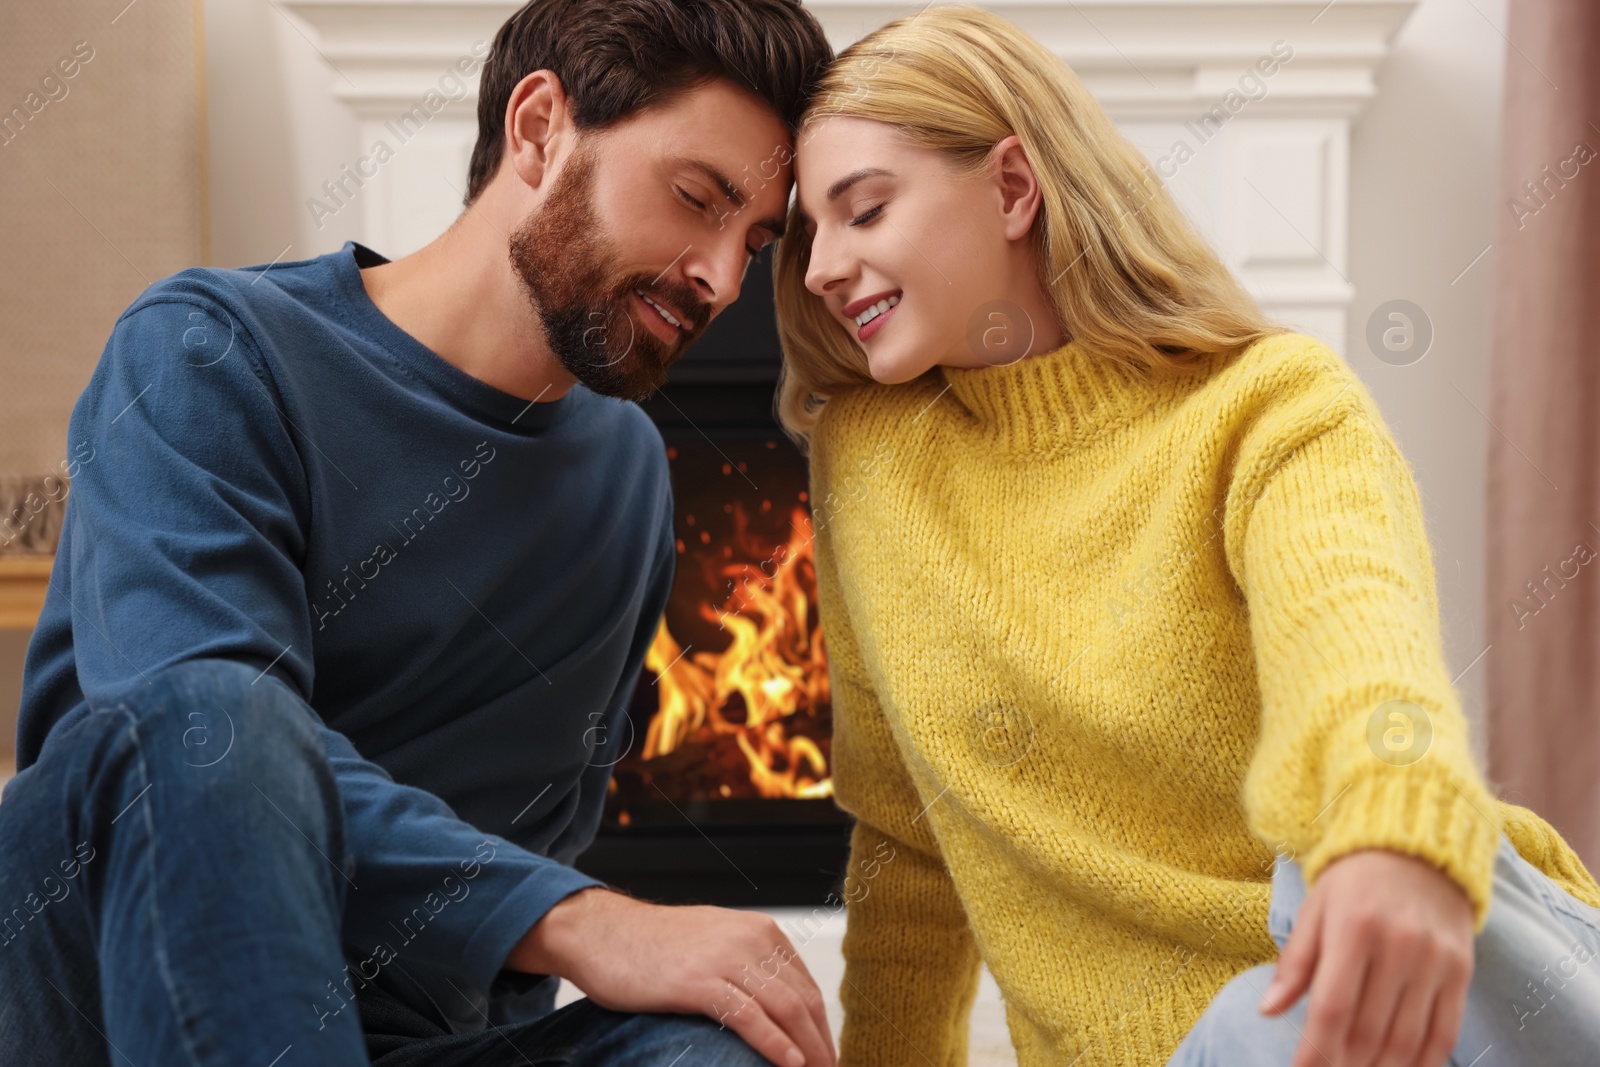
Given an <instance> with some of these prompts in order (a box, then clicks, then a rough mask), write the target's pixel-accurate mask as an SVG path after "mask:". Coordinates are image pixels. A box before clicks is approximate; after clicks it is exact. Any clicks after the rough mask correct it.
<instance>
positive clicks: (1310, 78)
mask: <svg viewBox="0 0 1600 1067" xmlns="http://www.w3.org/2000/svg"><path fill="white" fill-rule="evenodd" d="M1416 3H1417V0H1336V2H1334V3H1331V4H1330V3H1328V2H1327V0H1072V2H1070V3H1067V2H1062V0H996V2H992V3H989V4H987V5H986V6H988V7H990V8H992V9H994V10H996V11H998V12H999V13H1001V14H1002V15H1004V16H1006V17H1007V18H1009V19H1011V20H1012V21H1013V22H1015V23H1017V24H1018V25H1019V26H1021V27H1023V28H1024V29H1026V30H1027V31H1028V32H1030V33H1032V34H1033V35H1034V36H1035V37H1037V38H1038V39H1039V40H1041V41H1042V42H1044V43H1045V45H1047V46H1048V47H1049V48H1051V49H1052V50H1053V51H1054V52H1056V53H1057V54H1058V55H1060V56H1061V57H1062V58H1063V59H1065V60H1066V61H1067V63H1068V64H1070V65H1071V66H1072V68H1073V69H1074V70H1075V71H1076V72H1077V73H1078V75H1079V77H1081V78H1082V79H1083V81H1084V83H1085V84H1086V85H1087V86H1088V87H1089V88H1090V90H1091V91H1093V92H1094V94H1095V96H1096V97H1097V98H1098V99H1099V100H1100V101H1101V103H1102V104H1103V105H1104V106H1105V107H1106V109H1107V111H1108V112H1109V113H1110V115H1111V116H1112V118H1113V119H1114V120H1115V121H1116V122H1117V124H1118V127H1119V128H1120V129H1122V131H1123V132H1124V133H1125V134H1126V135H1127V136H1128V137H1129V138H1130V140H1132V141H1133V142H1134V143H1135V144H1137V145H1138V146H1139V147H1140V148H1141V150H1143V151H1144V152H1145V153H1146V154H1147V155H1148V156H1149V157H1150V158H1151V160H1152V162H1155V163H1157V167H1158V169H1159V170H1161V172H1162V176H1163V178H1165V179H1166V180H1167V181H1168V184H1169V187H1170V188H1171V189H1172V190H1173V194H1174V195H1175V196H1176V197H1177V198H1178V200H1179V202H1180V203H1181V204H1182V205H1183V207H1184V209H1185V210H1186V211H1188V212H1189V213H1190V215H1191V217H1193V218H1194V220H1195V222H1196V224H1197V225H1198V226H1199V227H1200V229H1201V230H1202V231H1203V232H1204V233H1205V234H1206V236H1207V237H1208V238H1209V239H1210V240H1212V241H1213V242H1214V243H1215V244H1216V245H1217V247H1218V248H1219V249H1220V250H1221V251H1222V253H1223V255H1224V256H1225V257H1226V258H1227V260H1228V262H1229V264H1230V265H1231V266H1232V267H1233V269H1234V270H1235V271H1236V272H1237V273H1238V274H1239V276H1240V277H1241V279H1243V281H1244V282H1245V284H1246V285H1247V286H1248V287H1249V288H1250V289H1251V291H1252V292H1253V293H1255V295H1256V296H1257V298H1258V299H1260V300H1261V302H1262V304H1263V306H1264V307H1265V308H1266V309H1267V311H1268V312H1269V313H1270V314H1272V315H1274V316H1276V317H1278V318H1280V319H1283V320H1286V321H1288V322H1290V323H1292V324H1294V325H1297V326H1299V327H1300V328H1302V329H1304V330H1306V331H1307V332H1310V333H1313V334H1315V335H1317V336H1319V337H1321V338H1323V339H1324V340H1326V341H1328V342H1329V343H1330V344H1332V345H1333V346H1334V347H1335V348H1337V349H1339V350H1340V351H1343V349H1344V338H1345V316H1346V313H1347V312H1348V309H1349V306H1350V304H1351V301H1352V300H1353V298H1354V289H1353V287H1352V286H1351V284H1350V282H1349V280H1348V271H1349V268H1348V259H1347V232H1348V229H1349V213H1348V200H1349V187H1350V158H1349V156H1350V153H1349V140H1350V136H1349V135H1350V126H1351V123H1352V121H1353V120H1354V119H1355V118H1356V116H1357V115H1358V114H1359V112H1360V111H1361V109H1362V107H1363V106H1364V105H1365V104H1366V103H1367V102H1368V101H1369V100H1371V99H1372V98H1373V96H1375V95H1376V93H1377V91H1378V83H1377V79H1376V76H1375V74H1376V71H1377V68H1378V66H1379V64H1380V63H1381V62H1382V60H1383V58H1384V56H1385V55H1386V54H1387V52H1388V49H1389V46H1390V42H1391V41H1392V40H1393V38H1394V35H1395V34H1396V32H1397V31H1398V30H1399V28H1400V26H1401V25H1402V24H1403V23H1404V22H1405V20H1406V18H1407V17H1408V16H1409V15H1410V13H1411V11H1412V9H1413V8H1414V7H1415V6H1416ZM284 6H285V7H287V8H288V9H289V10H290V11H292V12H293V13H294V15H295V16H296V17H298V18H299V19H300V20H302V26H301V28H302V30H303V32H304V33H305V35H306V36H307V38H308V39H310V40H311V41H312V42H313V43H314V44H315V45H316V47H317V49H318V51H319V52H320V53H321V54H322V55H323V57H324V58H325V59H327V61H328V62H329V64H330V65H331V67H332V68H333V71H332V72H331V75H330V81H329V91H330V92H331V93H332V94H333V95H334V96H335V97H337V98H338V99H339V100H341V101H342V102H344V103H345V104H346V105H347V106H348V107H350V109H351V110H352V111H353V112H354V114H355V115H356V117H357V119H358V121H359V127H360V143H359V144H357V145H351V146H349V148H348V154H349V157H350V159H351V161H352V167H353V168H354V167H356V166H357V165H358V164H359V162H360V160H361V159H362V158H370V157H371V153H372V150H373V148H374V147H375V145H376V144H377V143H378V142H380V141H382V142H384V143H385V144H386V145H387V147H388V148H389V149H390V150H391V151H392V153H393V158H391V159H388V160H386V161H385V162H383V163H381V164H377V163H372V162H369V163H368V164H366V165H365V168H364V170H363V173H362V174H360V175H356V176H355V177H357V178H359V179H360V182H361V189H362V191H361V192H360V197H359V199H360V200H361V204H362V213H363V214H362V220H363V238H362V239H363V240H364V241H368V242H370V243H371V244H372V245H373V246H374V247H376V248H378V249H379V250H380V251H383V252H384V253H385V254H387V255H391V256H397V255H402V254H404V253H406V252H409V251H412V250H413V249H415V248H418V247H420V246H421V245H422V244H425V243H426V242H427V241H428V240H430V239H431V238H432V237H433V236H434V235H435V234H437V233H438V232H439V231H440V230H442V229H443V228H444V227H445V226H447V225H449V223H450V222H451V221H452V220H453V219H454V218H455V215H456V214H457V212H458V211H459V207H458V202H459V201H458V198H457V197H456V196H455V195H454V194H453V193H452V190H457V191H460V192H464V191H465V174H466V163H467V159H468V158H469V156H470V154H471V149H472V144H473V141H474V140H475V138H476V134H477V126H476V119H477V83H476V78H473V79H470V84H469V85H466V86H465V87H463V89H462V90H461V91H460V93H459V95H458V96H456V97H455V98H446V97H445V96H444V94H443V93H441V92H440V81H441V78H443V77H444V76H446V75H447V73H448V72H449V71H450V70H451V68H452V66H453V65H454V64H455V63H456V62H457V60H459V59H461V58H462V57H464V56H471V55H472V48H473V45H474V42H484V43H487V42H490V41H492V40H493V38H494V33H495V31H496V30H497V29H498V28H499V26H500V24H501V23H502V22H503V21H504V20H505V19H506V18H507V17H508V16H509V15H510V14H511V13H512V12H514V11H516V10H517V8H518V7H519V6H520V5H519V4H518V3H516V2H514V0H285V3H284ZM807 6H808V7H810V8H811V9H812V10H814V11H815V12H816V14H817V17H818V18H819V20H820V21H821V22H822V23H823V26H824V28H825V29H826V30H827V32H828V35H829V38H830V40H832V41H833V43H834V46H835V47H836V48H842V47H844V46H845V45H847V44H848V43H849V42H850V41H852V40H855V39H856V38H858V37H859V36H860V35H861V34H863V33H865V32H866V31H868V30H870V29H872V28H874V27H876V26H879V25H882V24H883V23H885V22H887V21H889V20H890V19H893V18H898V17H902V16H905V15H910V14H914V13H915V12H917V11H918V10H919V9H921V8H922V6H923V5H922V4H920V3H871V2H861V0H808V3H807ZM1275 45H1276V46H1277V48H1278V50H1279V55H1281V54H1283V52H1284V51H1285V50H1292V58H1290V59H1288V60H1287V61H1280V62H1278V63H1276V65H1275V69H1274V71H1273V73H1272V75H1271V76H1270V77H1268V76H1265V75H1263V74H1262V73H1261V72H1260V70H1259V69H1258V68H1257V67H1256V64H1257V62H1258V61H1259V60H1263V59H1265V60H1267V61H1268V65H1269V66H1270V65H1273V64H1272V63H1271V61H1272V60H1273V58H1274V56H1273V49H1274V46H1275ZM482 50H483V45H481V44H480V45H479V51H480V52H481V51H482ZM1252 71H1255V74H1254V80H1253V81H1252V80H1250V78H1251V72H1252ZM1258 83H1259V88H1258ZM430 91H433V92H434V93H435V94H436V95H435V96H434V97H433V98H432V102H433V103H435V104H437V103H438V102H439V101H440V100H443V101H444V102H443V104H442V105H440V106H438V107H437V110H435V111H433V112H432V113H431V114H430V118H429V121H428V122H427V125H426V127H425V128H424V129H423V131H422V132H421V133H420V134H418V135H416V136H414V137H411V138H409V139H408V140H405V141H404V142H401V141H400V140H399V139H398V137H397V136H396V134H395V132H394V128H395V127H394V125H393V124H394V122H395V121H396V120H397V119H398V117H399V116H400V115H402V114H403V113H405V112H407V111H409V110H411V109H412V108H414V107H416V106H418V105H420V104H424V101H427V100H429V97H428V94H429V92H430ZM1230 92H1232V93H1234V94H1235V95H1233V96H1230V95H1229V94H1230ZM1208 113H1210V115H1211V118H1210V119H1209V120H1208V119H1207V118H1206V116H1207V114H1208ZM1180 145H1185V146H1187V147H1186V150H1185V149H1180V147H1179V146H1180ZM367 171H371V172H374V173H373V175H372V176H371V177H367V176H366V172H367ZM346 186H347V188H348V187H350V180H349V179H346ZM331 195H332V196H337V195H338V190H337V189H335V190H334V192H333V193H332V194H331ZM350 199H355V198H354V197H352V198H350ZM329 203H330V206H333V207H339V206H341V205H339V204H337V203H335V202H334V201H333V200H332V199H330V200H329Z"/></svg>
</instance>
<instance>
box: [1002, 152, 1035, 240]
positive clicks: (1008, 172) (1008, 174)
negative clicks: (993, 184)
mask: <svg viewBox="0 0 1600 1067" xmlns="http://www.w3.org/2000/svg"><path fill="white" fill-rule="evenodd" d="M989 167H990V173H991V174H992V175H994V178H995V180H996V181H997V182H998V184H999V188H1000V216H1001V219H1002V221H1003V223H1004V226H1005V235H1006V239H1007V240H1009V241H1016V240H1020V239H1021V238H1023V237H1025V236H1027V234H1028V231H1029V230H1031V229H1032V228H1033V219H1034V216H1035V215H1037V214H1038V213H1039V204H1040V201H1041V196H1042V194H1041V191H1040V189H1039V178H1038V176H1037V175H1036V174H1034V172H1033V164H1031V163H1029V162H1028V153H1027V152H1025V151H1023V148H1022V140H1021V139H1020V138H1019V137H1017V135H1016V134H1014V133H1013V134H1008V135H1007V136H1006V137H1004V138H1002V139H1001V140H1000V141H998V142H996V144H995V146H994V148H992V149H990V152H989Z"/></svg>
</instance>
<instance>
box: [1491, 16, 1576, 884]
mask: <svg viewBox="0 0 1600 1067" xmlns="http://www.w3.org/2000/svg"><path fill="white" fill-rule="evenodd" d="M1508 14H1509V18H1508V25H1507V27H1506V33H1505V36H1506V37H1507V39H1508V41H1507V51H1506V96H1505V110H1504V114H1503V121H1502V129H1501V138H1502V152H1501V172H1500V185H1501V193H1502V199H1503V203H1502V208H1501V216H1500V221H1499V225H1498V231H1497V234H1496V240H1495V244H1494V254H1495V257H1496V272H1497V273H1496V304H1495V309H1494V337H1493V349H1492V356H1491V364H1490V408H1491V410H1490V421H1491V422H1492V423H1493V424H1494V430H1493V431H1492V432H1491V436H1490V447H1489V462H1488V478H1489V483H1488V531H1487V545H1488V583H1487V590H1488V598H1489V603H1488V620H1489V627H1488V640H1489V644H1490V651H1489V652H1488V654H1487V656H1486V657H1485V660H1484V663H1485V669H1486V670H1487V672H1488V675H1487V679H1486V681H1487V687H1488V721H1489V777H1490V779H1491V781H1492V782H1493V783H1494V785H1495V786H1496V788H1497V789H1498V790H1499V792H1500V795H1501V796H1503V797H1504V798H1505V799H1507V800H1509V801H1511V802H1512V803H1517V804H1522V805H1524V806H1526V807H1530V808H1533V809H1534V810H1535V811H1537V812H1538V813H1539V814H1541V815H1543V816H1544V817H1545V818H1546V819H1548V820H1549V821H1550V822H1551V823H1552V824H1553V825H1554V826H1555V827H1556V829H1557V830H1559V831H1560V832H1561V834H1562V836H1563V837H1565V838H1566V839H1567V841H1568V842H1570V843H1571V844H1572V846H1573V847H1574V848H1575V849H1576V850H1577V851H1578V853H1579V854H1580V855H1581V856H1582V857H1583V860H1584V862H1585V864H1586V865H1587V866H1588V867H1589V869H1590V870H1591V871H1600V626H1597V622H1600V506H1597V504H1600V491H1597V486H1600V474H1597V469H1600V371H1597V368H1596V338H1597V336H1600V240H1597V238H1600V68H1597V65H1596V58H1597V57H1600V4H1596V3H1595V2H1594V0H1510V4H1509V11H1508Z"/></svg>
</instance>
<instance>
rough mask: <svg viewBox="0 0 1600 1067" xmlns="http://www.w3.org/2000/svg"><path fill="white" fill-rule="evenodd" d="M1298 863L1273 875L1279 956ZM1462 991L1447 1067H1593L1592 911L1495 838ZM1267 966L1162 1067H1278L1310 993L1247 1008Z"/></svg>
mask: <svg viewBox="0 0 1600 1067" xmlns="http://www.w3.org/2000/svg"><path fill="white" fill-rule="evenodd" d="M1305 894H1306V887H1305V880H1304V878H1303V876H1302V874H1301V871H1300V865H1299V864H1298V863H1295V862H1294V861H1292V860H1286V861H1280V862H1279V864H1278V866H1277V868H1276V869H1275V870H1274V871H1273V875H1272V904H1271V907H1270V908H1269V911H1268V927H1269V929H1270V931H1271V933H1272V937H1273V940H1275V941H1277V943H1278V947H1279V949H1282V948H1283V946H1284V945H1285V944H1286V943H1287V942H1288V939H1289V932H1290V930H1291V929H1292V928H1293V926H1294V919H1295V916H1296V915H1297V914H1298V912H1299V909H1300V903H1301V901H1303V900H1304V899H1305ZM1473 951H1474V963H1473V973H1472V985H1471V987H1470V988H1469V989H1468V991H1467V1004H1466V1011H1465V1013H1464V1018H1463V1021H1462V1025H1461V1030H1460V1033H1459V1034H1458V1036H1457V1041H1456V1046H1455V1049H1454V1051H1453V1053H1452V1055H1451V1057H1450V1061H1449V1062H1450V1064H1451V1067H1511V1065H1516V1067H1523V1065H1529V1067H1532V1065H1538V1067H1593V1065H1594V1064H1595V1063H1600V909H1597V908H1594V907H1591V906H1589V905H1587V904H1585V903H1583V902H1582V901H1580V900H1578V899H1577V898H1575V897H1573V896H1572V894H1570V893H1568V892H1567V891H1566V890H1564V889H1562V888H1561V887H1560V886H1558V885H1556V884H1555V883H1554V882H1552V881H1551V880H1550V879H1549V878H1548V877H1547V876H1546V875H1545V874H1544V873H1543V872H1541V871H1540V870H1539V869H1538V868H1537V867H1535V866H1533V864H1531V863H1529V862H1528V861H1527V860H1525V859H1523V858H1522V856H1521V855H1519V854H1518V853H1517V850H1516V848H1515V847H1514V846H1513V845H1512V844H1511V842H1510V841H1509V840H1507V839H1506V838H1505V837H1504V836H1503V835H1502V837H1501V838H1500V849H1499V852H1498V853H1497V854H1496V856H1495V869H1494V888H1493V890H1492V891H1491V897H1490V904H1489V915H1488V919H1487V921H1486V922H1485V924H1484V928H1483V930H1482V931H1481V932H1479V934H1478V936H1477V939H1476V941H1475V942H1474V944H1473ZM1275 966H1276V965H1275V964H1264V965H1262V966H1260V967H1253V968H1251V969H1250V970H1248V971H1245V972H1244V973H1243V974H1240V975H1238V976H1237V977H1235V978H1234V979H1233V980H1232V981H1231V982H1229V983H1228V984H1227V985H1226V986H1224V987H1223V988H1222V990H1221V991H1220V992H1219V993H1218V994H1217V996H1216V997H1215V998H1214V999H1213V1000H1212V1002H1211V1006H1210V1007H1209V1008H1207V1009H1206V1011H1205V1013H1204V1014H1203V1015H1202V1016H1201V1017H1200V1020H1199V1021H1198V1022H1197V1023H1196V1024H1195V1026H1194V1028H1193V1029H1192V1030H1191V1031H1190V1032H1189V1034H1188V1036H1187V1037H1185V1038H1184V1040H1183V1043H1182V1044H1181V1045H1179V1046H1178V1050H1177V1052H1176V1053H1175V1054H1174V1055H1173V1057H1172V1059H1171V1060H1169V1061H1168V1067H1287V1065H1288V1064H1289V1063H1290V1062H1291V1061H1292V1060H1293V1058H1294V1053H1295V1049H1296V1048H1297V1047H1298V1045H1299V1043H1300V1040H1301V1036H1300V1035H1301V1034H1302V1033H1303V1032H1304V1030H1305V1027H1306V1011H1307V1007H1308V1005H1309V1002H1310V997H1309V995H1306V996H1302V997H1301V998H1300V1001H1299V1002H1298V1003H1297V1004H1296V1005H1295V1006H1294V1007H1293V1008H1292V1009H1290V1010H1289V1011H1288V1012H1286V1013H1284V1014H1283V1015H1281V1016H1275V1017H1274V1016H1265V1015H1262V1014H1261V1013H1260V1011H1259V1010H1257V1007H1256V1005H1257V1004H1258V1003H1259V1002H1260V1000H1261V996H1262V994H1263V993H1265V992H1266V989H1267V985H1268V983H1269V982H1271V980H1272V973H1273V970H1274V968H1275Z"/></svg>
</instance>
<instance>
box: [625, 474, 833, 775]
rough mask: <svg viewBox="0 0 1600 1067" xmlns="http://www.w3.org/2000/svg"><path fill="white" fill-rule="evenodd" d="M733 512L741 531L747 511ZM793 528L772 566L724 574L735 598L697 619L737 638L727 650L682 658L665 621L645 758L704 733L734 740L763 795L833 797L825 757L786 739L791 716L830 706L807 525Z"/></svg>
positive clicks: (798, 512)
mask: <svg viewBox="0 0 1600 1067" xmlns="http://www.w3.org/2000/svg"><path fill="white" fill-rule="evenodd" d="M734 509H735V512H734V517H735V521H736V523H737V526H738V529H739V530H740V531H741V532H742V531H743V530H744V529H745V515H744V513H743V509H742V508H741V507H740V505H738V504H735V505H734ZM792 520H793V522H792V531H793V532H792V533H791V534H790V537H789V540H788V541H787V542H786V543H784V544H781V545H779V546H778V547H777V549H776V550H775V551H774V552H773V553H772V555H771V556H770V557H768V558H767V559H766V560H764V561H762V562H761V563H759V564H756V563H728V564H724V565H723V566H722V567H721V569H720V575H721V577H722V578H725V579H730V580H731V582H732V589H733V591H732V592H730V593H729V594H728V595H727V597H726V598H725V599H724V601H723V603H722V604H721V605H720V606H716V605H713V604H712V602H711V601H710V600H705V601H702V602H701V604H700V615H701V617H702V618H704V619H705V620H706V621H708V622H712V623H716V624H717V625H718V626H719V627H720V628H721V629H723V630H724V631H725V632H727V633H728V634H729V635H730V636H731V637H732V642H731V643H730V644H729V645H728V647H727V648H726V649H725V650H723V651H721V652H703V651H702V652H694V653H693V654H692V655H685V650H684V649H682V648H681V647H679V645H678V642H677V640H676V639H674V638H673V636H672V633H671V632H670V631H669V630H668V629H667V620H666V618H665V617H663V618H662V620H661V625H660V626H659V627H658V628H657V629H656V635H655V640H654V641H653V642H652V643H651V645H650V651H649V653H648V654H647V655H646V657H645V667H646V668H647V669H648V670H650V671H651V672H653V673H654V674H655V675H656V677H657V684H658V685H659V687H660V689H661V697H660V704H659V706H658V708H657V710H656V713H655V714H654V715H653V716H651V719H650V726H649V729H648V730H647V732H646V734H645V742H644V750H643V752H642V753H641V755H642V757H643V758H644V759H646V760H649V759H653V758H655V757H657V756H663V755H666V754H667V753H669V752H671V751H673V750H674V749H676V748H677V747H678V746H679V745H681V744H682V743H683V742H684V741H685V740H686V739H688V738H689V737H691V736H692V735H694V734H696V733H697V732H700V731H706V730H709V731H710V733H711V734H712V735H722V734H733V735H734V740H735V741H736V742H737V743H738V745H739V748H740V749H741V750H742V751H743V753H744V755H745V757H746V759H747V760H748V761H749V764H750V782H751V784H752V785H754V786H755V788H756V791H757V792H758V793H759V794H760V795H761V796H763V797H827V796H832V795H833V780H832V778H831V777H830V776H829V774H828V766H827V758H826V757H825V756H824V755H823V753H822V750H821V749H820V748H818V747H817V744H816V742H814V741H813V740H811V739H810V738H809V737H804V736H801V735H799V734H798V733H792V732H791V730H790V726H791V720H792V718H793V716H795V715H796V714H799V713H802V712H806V713H814V711H813V709H815V708H816V707H818V706H819V705H820V704H823V703H825V702H827V701H828V699H829V690H828V669H827V659H826V657H825V655H824V651H823V647H822V632H821V627H820V626H819V625H808V621H809V618H810V609H811V605H812V604H813V602H814V601H815V598H816V570H815V566H814V564H813V562H812V556H811V519H810V516H809V515H807V514H806V512H805V510H804V509H803V508H795V509H794V514H793V516H792ZM735 696H737V697H738V698H740V700H739V703H742V705H743V711H744V719H743V721H742V722H741V721H738V720H737V718H736V717H735V716H736V715H737V712H738V706H737V704H735V703H734V701H733V698H734V697H735Z"/></svg>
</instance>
